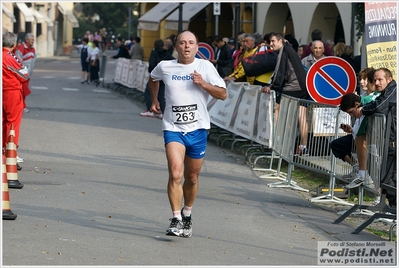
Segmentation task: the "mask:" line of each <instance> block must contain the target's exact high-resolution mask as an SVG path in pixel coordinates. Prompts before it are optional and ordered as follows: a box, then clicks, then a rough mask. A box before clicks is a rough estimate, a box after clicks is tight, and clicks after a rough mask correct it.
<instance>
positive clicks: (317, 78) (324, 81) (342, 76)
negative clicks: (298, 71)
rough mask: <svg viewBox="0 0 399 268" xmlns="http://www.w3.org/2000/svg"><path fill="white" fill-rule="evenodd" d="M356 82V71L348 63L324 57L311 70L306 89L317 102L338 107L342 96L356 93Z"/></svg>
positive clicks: (307, 76) (339, 59)
mask: <svg viewBox="0 0 399 268" xmlns="http://www.w3.org/2000/svg"><path fill="white" fill-rule="evenodd" d="M356 80H357V79H356V74H355V71H354V70H353V68H352V66H351V65H350V64H349V63H348V62H347V61H345V60H344V59H341V58H338V57H324V58H322V59H320V60H318V61H316V62H315V63H314V64H313V65H312V66H311V67H310V68H309V70H308V73H307V75H306V87H307V89H308V92H309V95H310V97H311V98H312V99H313V100H314V101H315V102H319V103H325V104H332V105H337V106H338V105H339V104H340V102H341V98H342V96H344V95H346V94H348V93H353V92H355V90H356Z"/></svg>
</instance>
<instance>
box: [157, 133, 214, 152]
mask: <svg viewBox="0 0 399 268" xmlns="http://www.w3.org/2000/svg"><path fill="white" fill-rule="evenodd" d="M163 137H164V140H165V145H166V144H168V143H169V142H173V141H175V142H179V143H181V144H183V145H184V146H185V147H186V155H187V156H188V157H191V158H194V159H201V158H203V157H204V156H205V151H206V144H207V139H208V131H207V130H206V129H197V130H194V131H191V132H174V131H169V130H165V131H164V132H163Z"/></svg>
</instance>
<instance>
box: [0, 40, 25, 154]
mask: <svg viewBox="0 0 399 268" xmlns="http://www.w3.org/2000/svg"><path fill="white" fill-rule="evenodd" d="M16 44H17V35H16V34H14V33H12V32H6V33H5V34H3V61H2V64H3V77H2V79H3V84H2V91H3V92H2V93H3V94H2V95H3V117H2V126H3V136H2V138H3V142H2V146H3V152H4V148H5V147H6V145H7V140H8V136H9V134H10V129H11V126H12V125H13V126H14V131H15V140H14V141H15V144H16V145H17V147H18V139H19V129H20V125H21V121H22V112H23V109H24V102H23V97H22V84H24V83H25V84H26V83H27V81H28V80H29V74H28V69H27V68H26V67H25V66H24V65H23V64H22V63H21V61H20V60H19V59H18V57H16V56H15V55H14V53H13V52H14V50H15V47H16Z"/></svg>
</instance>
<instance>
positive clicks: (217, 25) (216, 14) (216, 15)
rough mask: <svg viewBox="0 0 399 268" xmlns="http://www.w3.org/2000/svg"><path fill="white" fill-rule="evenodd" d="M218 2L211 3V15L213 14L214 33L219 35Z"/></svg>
mask: <svg viewBox="0 0 399 268" xmlns="http://www.w3.org/2000/svg"><path fill="white" fill-rule="evenodd" d="M220 9H221V7H220V2H215V3H213V15H214V16H215V35H219V15H220Z"/></svg>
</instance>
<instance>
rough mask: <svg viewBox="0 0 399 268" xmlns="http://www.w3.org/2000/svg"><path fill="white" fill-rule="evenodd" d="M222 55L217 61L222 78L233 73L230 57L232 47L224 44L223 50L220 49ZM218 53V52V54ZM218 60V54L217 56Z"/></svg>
mask: <svg viewBox="0 0 399 268" xmlns="http://www.w3.org/2000/svg"><path fill="white" fill-rule="evenodd" d="M219 51H220V54H219V59H218V60H217V63H216V64H217V71H218V73H219V75H220V77H225V76H228V75H229V74H231V72H232V71H233V66H232V62H231V57H230V51H231V49H230V47H229V45H227V44H224V46H222V47H221V48H219ZM216 53H218V52H216ZM215 58H216V54H215Z"/></svg>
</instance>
